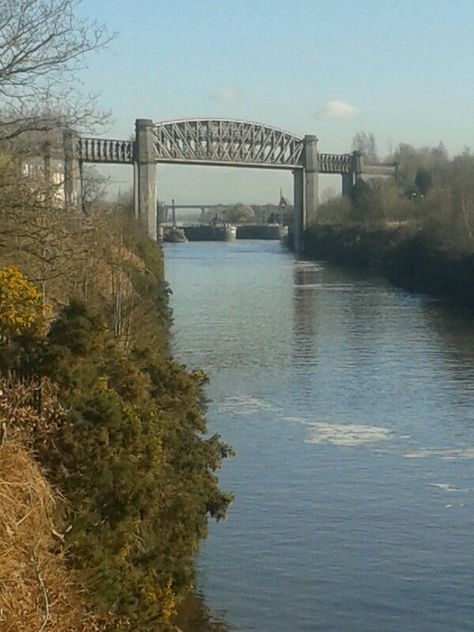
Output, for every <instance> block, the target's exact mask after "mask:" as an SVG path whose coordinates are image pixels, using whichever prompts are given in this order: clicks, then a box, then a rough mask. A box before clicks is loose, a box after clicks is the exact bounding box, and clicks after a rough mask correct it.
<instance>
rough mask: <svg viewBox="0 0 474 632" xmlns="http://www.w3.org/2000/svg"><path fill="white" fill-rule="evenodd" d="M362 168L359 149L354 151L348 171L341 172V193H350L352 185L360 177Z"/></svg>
mask: <svg viewBox="0 0 474 632" xmlns="http://www.w3.org/2000/svg"><path fill="white" fill-rule="evenodd" d="M362 170H363V166H362V154H361V153H360V151H354V152H352V158H351V170H350V172H349V173H343V174H342V195H351V193H352V189H353V188H354V185H355V184H356V183H357V182H359V180H360V179H361V178H362Z"/></svg>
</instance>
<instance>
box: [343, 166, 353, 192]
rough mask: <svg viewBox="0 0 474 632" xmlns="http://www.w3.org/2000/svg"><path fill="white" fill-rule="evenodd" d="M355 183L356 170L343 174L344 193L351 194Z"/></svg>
mask: <svg viewBox="0 0 474 632" xmlns="http://www.w3.org/2000/svg"><path fill="white" fill-rule="evenodd" d="M354 184H355V180H354V172H353V171H349V173H343V174H342V195H351V193H352V188H353V187H354Z"/></svg>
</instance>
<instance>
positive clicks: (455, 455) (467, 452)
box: [404, 448, 474, 460]
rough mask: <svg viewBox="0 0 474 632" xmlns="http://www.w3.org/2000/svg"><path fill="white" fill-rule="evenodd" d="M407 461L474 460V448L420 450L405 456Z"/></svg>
mask: <svg viewBox="0 0 474 632" xmlns="http://www.w3.org/2000/svg"><path fill="white" fill-rule="evenodd" d="M404 456H405V458H406V459H426V458H428V457H436V458H439V459H446V460H454V459H474V448H420V449H419V450H413V452H408V453H407V454H405V455H404Z"/></svg>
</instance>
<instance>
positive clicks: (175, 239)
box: [163, 226, 188, 244]
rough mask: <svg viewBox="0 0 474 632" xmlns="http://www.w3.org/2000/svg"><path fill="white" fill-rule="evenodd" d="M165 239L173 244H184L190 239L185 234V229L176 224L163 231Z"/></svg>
mask: <svg viewBox="0 0 474 632" xmlns="http://www.w3.org/2000/svg"><path fill="white" fill-rule="evenodd" d="M163 241H167V242H169V243H173V244H184V243H186V242H187V241H188V240H187V238H186V235H185V234H184V230H183V229H182V228H177V227H176V226H171V227H170V228H165V229H164V231H163Z"/></svg>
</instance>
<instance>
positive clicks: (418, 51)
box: [78, 0, 474, 203]
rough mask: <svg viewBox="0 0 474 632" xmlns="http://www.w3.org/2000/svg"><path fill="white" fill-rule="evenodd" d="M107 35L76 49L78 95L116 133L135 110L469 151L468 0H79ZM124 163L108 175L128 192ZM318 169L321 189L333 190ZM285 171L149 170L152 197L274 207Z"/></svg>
mask: <svg viewBox="0 0 474 632" xmlns="http://www.w3.org/2000/svg"><path fill="white" fill-rule="evenodd" d="M78 13H79V14H80V15H81V17H84V18H88V19H91V20H95V21H97V22H99V23H103V24H105V25H106V26H107V28H108V30H109V32H112V33H116V37H115V39H113V41H112V42H111V43H110V44H109V45H108V47H107V49H105V50H101V51H99V52H96V53H94V54H92V55H90V56H89V57H88V58H87V64H88V68H86V69H85V70H84V71H83V72H82V73H81V76H80V80H81V81H82V88H81V89H82V91H83V92H86V93H91V94H96V95H98V103H99V105H100V107H101V108H103V109H104V110H110V111H111V113H112V119H111V122H110V124H109V125H108V128H107V129H105V130H103V131H102V132H101V135H103V136H105V137H110V138H129V137H130V135H131V133H132V132H133V129H134V121H135V119H136V118H151V119H153V120H155V121H164V120H172V119H181V118H199V117H221V118H237V119H243V120H249V121H257V122H261V123H265V124H267V125H272V126H275V127H279V128H282V129H285V130H288V131H290V132H293V133H295V134H297V135H301V136H303V135H304V134H315V135H316V136H317V137H318V138H319V148H320V151H323V152H336V153H345V152H348V151H350V150H351V144H352V139H353V136H354V134H356V133H357V132H359V131H365V132H367V133H373V134H374V135H375V137H376V140H377V146H378V149H379V153H380V154H381V155H382V156H383V155H386V154H388V153H389V152H390V150H391V149H393V148H395V147H396V145H397V144H398V143H400V142H407V143H410V144H412V145H415V146H422V145H428V146H434V145H438V144H439V143H440V142H443V143H444V144H445V145H446V147H447V148H448V151H449V152H450V153H452V154H453V153H456V152H459V151H462V150H463V148H464V147H465V146H471V147H474V37H473V29H474V0H397V1H394V0H391V1H388V0H234V1H230V0H133V1H132V0H83V1H82V2H81V3H80V5H79V8H78ZM130 172H131V169H129V168H124V167H115V168H114V169H113V170H111V171H110V177H111V187H112V188H114V189H117V188H118V189H121V190H124V189H127V188H128V187H129V186H130V182H131V173H130ZM339 180H340V177H338V176H330V177H323V178H322V187H321V188H322V196H323V197H324V196H325V195H327V194H329V193H330V192H331V193H333V192H336V191H339V190H340V182H339ZM280 187H281V188H283V191H284V194H285V195H287V196H288V197H290V198H291V195H292V194H291V189H292V177H291V174H290V173H289V172H283V173H282V172H276V171H266V170H260V171H259V170H248V169H237V168H223V167H213V168H210V167H184V166H159V167H158V191H159V198H160V199H163V200H165V201H169V200H170V199H171V197H174V198H175V199H176V202H177V203H191V202H195V203H204V202H207V203H219V202H223V203H232V202H244V203H252V202H254V203H265V202H274V203H278V199H279V189H280Z"/></svg>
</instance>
